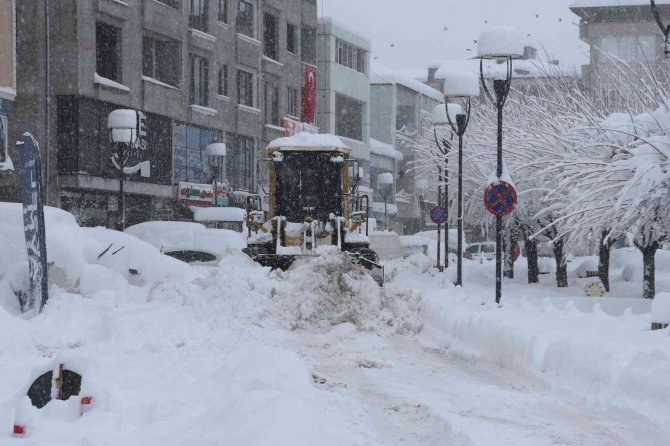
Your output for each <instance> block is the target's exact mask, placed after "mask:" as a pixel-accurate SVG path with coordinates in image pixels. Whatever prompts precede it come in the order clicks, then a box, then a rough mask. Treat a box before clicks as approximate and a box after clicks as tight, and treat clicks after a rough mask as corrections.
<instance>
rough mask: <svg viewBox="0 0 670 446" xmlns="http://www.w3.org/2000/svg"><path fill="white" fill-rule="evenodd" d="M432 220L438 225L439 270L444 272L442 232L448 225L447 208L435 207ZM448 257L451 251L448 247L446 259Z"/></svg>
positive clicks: (431, 214) (432, 210) (431, 212)
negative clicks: (445, 225) (444, 226)
mask: <svg viewBox="0 0 670 446" xmlns="http://www.w3.org/2000/svg"><path fill="white" fill-rule="evenodd" d="M430 219H431V220H432V221H433V223H435V224H436V225H437V268H438V269H439V270H442V268H441V265H440V231H441V230H442V224H444V223H446V222H447V220H448V219H449V215H448V211H447V208H446V207H444V206H440V205H437V206H435V207H433V209H431V210H430ZM445 237H446V235H445ZM448 255H449V249H448V247H446V248H445V252H444V257H445V258H447V256H448ZM445 263H446V262H445Z"/></svg>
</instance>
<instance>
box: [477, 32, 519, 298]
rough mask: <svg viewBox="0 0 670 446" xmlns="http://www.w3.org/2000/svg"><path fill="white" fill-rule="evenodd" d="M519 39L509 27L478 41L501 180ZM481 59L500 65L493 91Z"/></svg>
mask: <svg viewBox="0 0 670 446" xmlns="http://www.w3.org/2000/svg"><path fill="white" fill-rule="evenodd" d="M523 53H524V40H523V36H522V35H521V34H519V33H517V32H516V31H514V30H513V29H512V28H508V27H498V28H493V29H491V30H488V31H484V32H483V33H482V34H481V35H480V36H479V40H478V48H477V58H478V59H479V75H480V80H481V85H482V89H483V90H484V93H485V94H486V97H487V98H488V99H489V100H490V101H491V102H493V103H495V105H496V108H497V109H498V147H497V163H496V177H497V178H498V181H499V182H500V181H502V176H503V147H502V141H503V108H504V107H505V102H507V98H508V96H509V92H510V88H511V86H512V73H513V71H512V60H513V59H519V58H521V57H523ZM484 59H488V60H495V61H497V62H498V64H500V65H504V67H505V70H504V71H503V72H499V71H498V72H496V73H494V76H493V92H494V95H495V97H494V95H492V94H491V91H490V89H489V87H488V85H487V83H486V80H485V78H484ZM501 298H502V216H501V215H496V303H498V304H499V303H500V300H501Z"/></svg>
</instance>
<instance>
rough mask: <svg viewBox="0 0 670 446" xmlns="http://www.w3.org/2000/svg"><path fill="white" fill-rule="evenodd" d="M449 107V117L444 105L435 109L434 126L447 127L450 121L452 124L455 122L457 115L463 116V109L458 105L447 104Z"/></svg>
mask: <svg viewBox="0 0 670 446" xmlns="http://www.w3.org/2000/svg"><path fill="white" fill-rule="evenodd" d="M447 106H448V107H449V117H447V108H446V107H445V106H444V104H437V105H436V106H435V108H434V109H433V113H432V121H433V125H446V124H449V119H451V122H455V119H456V115H461V114H463V107H461V106H460V105H458V104H447Z"/></svg>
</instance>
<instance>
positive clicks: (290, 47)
mask: <svg viewBox="0 0 670 446" xmlns="http://www.w3.org/2000/svg"><path fill="white" fill-rule="evenodd" d="M286 51H288V52H289V53H293V54H298V33H297V30H296V28H295V25H291V24H290V23H288V24H287V25H286Z"/></svg>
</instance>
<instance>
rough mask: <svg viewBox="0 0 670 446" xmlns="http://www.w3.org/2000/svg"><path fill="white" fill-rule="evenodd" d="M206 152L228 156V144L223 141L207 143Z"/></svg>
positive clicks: (212, 154)
mask: <svg viewBox="0 0 670 446" xmlns="http://www.w3.org/2000/svg"><path fill="white" fill-rule="evenodd" d="M205 153H206V154H207V156H226V144H225V143H223V142H213V143H211V144H207V147H206V148H205Z"/></svg>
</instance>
